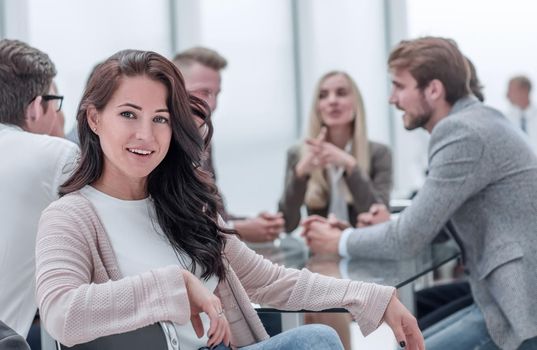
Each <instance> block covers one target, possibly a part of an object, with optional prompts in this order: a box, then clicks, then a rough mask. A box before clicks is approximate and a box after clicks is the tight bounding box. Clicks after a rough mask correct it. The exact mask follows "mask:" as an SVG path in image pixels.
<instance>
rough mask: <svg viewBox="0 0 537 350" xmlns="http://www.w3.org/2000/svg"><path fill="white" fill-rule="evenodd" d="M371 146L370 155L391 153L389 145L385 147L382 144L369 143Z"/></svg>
mask: <svg viewBox="0 0 537 350" xmlns="http://www.w3.org/2000/svg"><path fill="white" fill-rule="evenodd" d="M368 144H369V153H371V154H375V153H381V154H382V153H391V150H390V147H389V146H388V145H385V144H383V143H380V142H376V141H371V140H369V141H368Z"/></svg>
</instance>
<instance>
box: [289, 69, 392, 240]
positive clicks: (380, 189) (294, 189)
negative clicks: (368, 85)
mask: <svg viewBox="0 0 537 350" xmlns="http://www.w3.org/2000/svg"><path fill="white" fill-rule="evenodd" d="M391 187H392V157H391V153H390V150H389V149H388V148H387V147H386V146H384V145H381V144H379V143H376V142H372V141H369V140H368V139H367V128H366V122H365V111H364V104H363V101H362V96H361V94H360V91H359V90H358V87H357V86H356V83H355V82H354V81H353V80H352V78H351V77H350V76H349V75H348V74H347V73H345V72H338V71H334V72H329V73H327V74H325V75H324V76H323V77H322V78H321V79H320V80H319V83H318V84H317V87H316V89H315V95H314V100H313V105H312V108H311V114H310V120H309V132H308V136H307V138H306V140H305V142H304V143H303V144H301V145H298V146H294V147H292V148H291V149H290V150H289V151H288V158H287V169H286V175H285V189H284V193H283V196H282V198H281V200H280V203H279V210H280V211H281V212H282V213H283V215H284V218H285V223H286V227H285V228H286V231H287V232H290V231H292V230H294V229H295V228H296V227H297V226H298V224H299V222H300V208H301V206H302V205H303V204H304V205H305V206H306V208H307V212H308V215H312V214H316V215H321V216H325V217H326V216H328V214H330V213H332V214H334V215H335V216H336V217H337V218H338V219H340V220H345V221H348V222H349V223H350V224H351V225H353V226H355V224H356V216H357V214H359V213H362V212H367V211H368V210H369V207H370V206H371V205H372V204H374V203H383V204H385V205H388V202H389V193H390V190H391Z"/></svg>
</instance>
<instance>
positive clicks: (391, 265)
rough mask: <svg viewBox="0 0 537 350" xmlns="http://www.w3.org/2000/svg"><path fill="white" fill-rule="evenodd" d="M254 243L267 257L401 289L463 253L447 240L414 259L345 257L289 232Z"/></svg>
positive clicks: (298, 266) (432, 246) (322, 271)
mask: <svg viewBox="0 0 537 350" xmlns="http://www.w3.org/2000/svg"><path fill="white" fill-rule="evenodd" d="M250 247H251V248H252V249H254V250H255V251H256V252H257V253H258V254H261V255H263V256H264V257H265V258H267V259H269V260H271V261H272V262H274V263H277V264H279V265H283V266H285V267H291V268H304V267H306V268H308V269H309V270H311V271H313V272H317V273H320V274H324V275H327V276H333V277H338V278H348V279H351V280H356V281H364V282H374V283H378V284H382V285H388V286H394V287H396V288H398V289H400V293H401V288H402V287H404V286H409V285H411V284H412V282H414V281H415V280H416V279H418V278H419V277H421V276H424V275H426V274H428V273H429V272H431V271H434V270H435V269H437V268H439V267H440V266H442V265H444V264H445V263H447V262H449V261H452V260H454V259H457V258H458V257H459V254H460V252H459V250H458V248H457V247H456V246H455V245H454V244H453V242H452V241H447V242H443V243H437V244H431V245H430V246H428V248H427V249H424V250H423V251H422V252H421V253H420V254H418V255H417V256H415V257H413V258H411V259H403V260H387V259H344V258H340V257H339V256H335V255H311V254H310V252H309V250H308V247H307V246H306V244H305V242H304V240H303V239H302V238H300V237H296V236H292V235H288V236H285V237H283V238H281V239H279V240H277V241H276V242H274V243H270V244H262V245H251V246H250ZM411 292H413V290H412V291H411ZM411 294H413V293H411ZM403 302H404V304H405V305H406V306H407V307H409V308H411V309H413V305H412V304H413V298H412V299H410V300H406V302H405V301H403ZM408 304H410V305H408ZM257 310H258V312H278V313H285V312H291V311H283V310H277V309H273V308H265V307H260V308H257ZM292 312H294V313H296V312H310V311H308V310H301V311H292ZM316 312H319V311H316ZM322 312H347V310H345V309H343V308H336V309H327V310H324V311H322Z"/></svg>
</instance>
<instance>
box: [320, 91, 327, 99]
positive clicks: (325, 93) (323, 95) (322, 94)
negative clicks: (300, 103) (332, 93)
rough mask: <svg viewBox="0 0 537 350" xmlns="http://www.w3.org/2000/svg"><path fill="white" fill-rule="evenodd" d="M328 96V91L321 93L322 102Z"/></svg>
mask: <svg viewBox="0 0 537 350" xmlns="http://www.w3.org/2000/svg"><path fill="white" fill-rule="evenodd" d="M327 96H328V93H327V92H326V91H321V93H320V94H319V99H320V100H322V99H323V98H326V97H327Z"/></svg>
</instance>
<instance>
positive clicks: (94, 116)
mask: <svg viewBox="0 0 537 350" xmlns="http://www.w3.org/2000/svg"><path fill="white" fill-rule="evenodd" d="M86 118H87V120H88V124H89V126H90V128H91V130H93V132H94V133H96V134H97V130H98V127H99V119H100V116H99V112H98V111H97V108H95V106H94V105H89V106H88V109H87V110H86Z"/></svg>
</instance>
